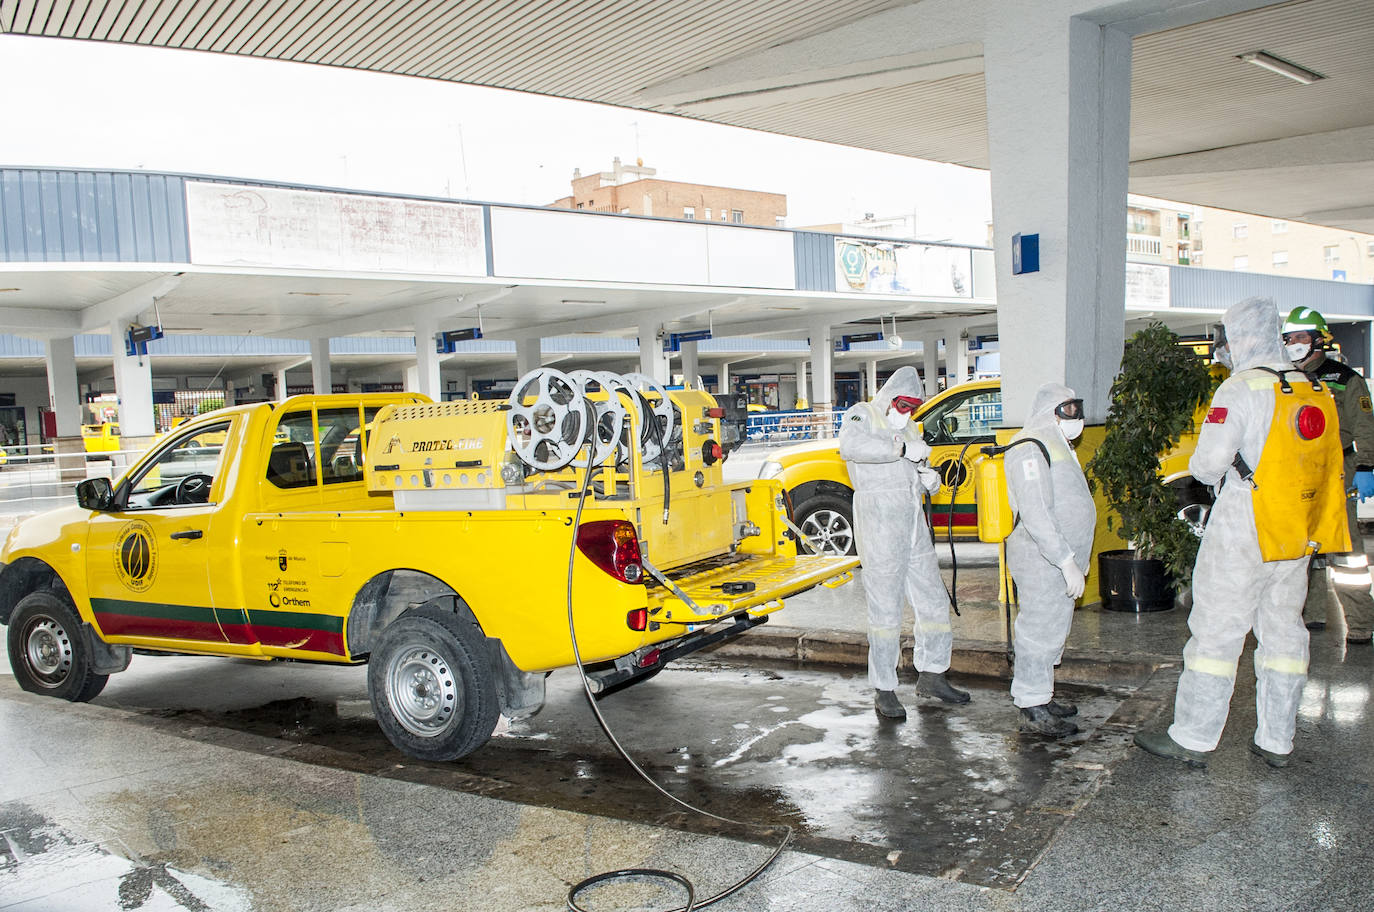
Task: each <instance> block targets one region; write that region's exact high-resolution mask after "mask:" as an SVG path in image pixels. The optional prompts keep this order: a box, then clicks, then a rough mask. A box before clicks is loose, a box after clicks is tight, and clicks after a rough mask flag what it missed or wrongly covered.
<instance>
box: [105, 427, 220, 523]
mask: <svg viewBox="0 0 1374 912" xmlns="http://www.w3.org/2000/svg"><path fill="white" fill-rule="evenodd" d="M228 434H229V422H227V421H226V422H224V423H223V424H215V425H211V426H210V427H207V428H201V429H200V430H199V431H197V432H196V433H194V434H191V435H188V436H185V437H182V438H180V439H178V440H176V441H175V442H173V443H172V444H171V445H170V446H168V447H166V448H165V449H163V450H162V452H161V453H159V454H158V456H157V458H156V459H154V460H153V461H152V462H151V463H149V464H148V465H146V466H144V467H143V468H142V469H141V470H140V471H139V474H138V475H137V476H136V477H135V478H133V479H132V481H131V482H130V484H129V499H128V508H129V509H131V510H139V509H147V508H150V507H166V506H173V505H176V504H195V503H205V502H206V500H208V495H209V493H210V485H211V484H212V483H213V481H214V479H215V476H217V475H218V474H219V469H220V457H221V455H222V454H223V451H224V441H225V438H226V437H228ZM190 476H199V481H198V482H197V481H195V480H188V479H189V478H190Z"/></svg>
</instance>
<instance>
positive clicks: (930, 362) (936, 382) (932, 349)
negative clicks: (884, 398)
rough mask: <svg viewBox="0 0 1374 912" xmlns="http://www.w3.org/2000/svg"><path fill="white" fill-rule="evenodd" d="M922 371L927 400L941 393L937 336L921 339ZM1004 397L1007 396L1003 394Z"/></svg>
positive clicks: (938, 341)
mask: <svg viewBox="0 0 1374 912" xmlns="http://www.w3.org/2000/svg"><path fill="white" fill-rule="evenodd" d="M921 361H922V365H921V367H922V370H923V371H924V372H925V375H926V376H925V381H926V398H927V399H929V398H930V397H931V396H934V395H935V394H936V393H938V392H939V391H940V339H939V337H937V336H922V337H921ZM1003 395H1006V393H1005V392H1003Z"/></svg>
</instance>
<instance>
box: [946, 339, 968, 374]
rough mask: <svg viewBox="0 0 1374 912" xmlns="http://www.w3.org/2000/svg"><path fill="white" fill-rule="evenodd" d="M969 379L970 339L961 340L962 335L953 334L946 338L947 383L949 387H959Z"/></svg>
mask: <svg viewBox="0 0 1374 912" xmlns="http://www.w3.org/2000/svg"><path fill="white" fill-rule="evenodd" d="M967 379H968V339H964V338H960V333H958V332H957V331H956V332H951V333H950V334H949V335H948V336H946V337H945V381H946V385H947V386H958V385H959V384H960V383H963V382H964V381H965V380H967Z"/></svg>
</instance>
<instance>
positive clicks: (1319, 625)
mask: <svg viewBox="0 0 1374 912" xmlns="http://www.w3.org/2000/svg"><path fill="white" fill-rule="evenodd" d="M1307 629H1308V630H1325V629H1326V621H1308V622H1307Z"/></svg>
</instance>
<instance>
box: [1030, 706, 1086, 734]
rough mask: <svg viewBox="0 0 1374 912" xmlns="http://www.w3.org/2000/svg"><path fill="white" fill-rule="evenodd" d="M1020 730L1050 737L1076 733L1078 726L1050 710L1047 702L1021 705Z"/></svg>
mask: <svg viewBox="0 0 1374 912" xmlns="http://www.w3.org/2000/svg"><path fill="white" fill-rule="evenodd" d="M1021 731H1023V732H1032V733H1034V734H1037V735H1049V736H1050V737H1051V738H1063V737H1065V736H1066V735H1074V734H1077V733H1078V726H1077V725H1074V724H1073V723H1072V722H1070V721H1069V720H1067V719H1061V718H1059V717H1058V716H1056V715H1055V714H1054V713H1052V712H1050V709H1049V704H1048V703H1042V704H1040V705H1039V706H1023V707H1021Z"/></svg>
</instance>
